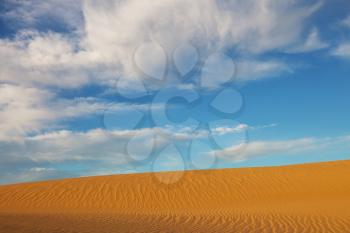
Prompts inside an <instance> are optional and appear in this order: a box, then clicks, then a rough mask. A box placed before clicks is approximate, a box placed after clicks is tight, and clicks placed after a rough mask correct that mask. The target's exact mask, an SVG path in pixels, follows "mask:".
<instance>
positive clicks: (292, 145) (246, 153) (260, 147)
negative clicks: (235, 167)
mask: <svg viewBox="0 0 350 233" xmlns="http://www.w3.org/2000/svg"><path fill="white" fill-rule="evenodd" d="M349 141H350V138H349V136H343V137H337V138H299V139H291V140H283V141H282V140H281V141H252V142H248V143H246V144H244V145H243V144H241V145H234V146H231V147H226V148H223V149H221V150H216V151H212V152H210V153H211V154H212V155H213V156H214V155H215V156H218V157H220V158H223V159H226V160H230V161H234V162H240V161H244V160H248V159H251V158H254V157H258V156H264V155H278V154H280V155H285V154H296V153H300V152H307V151H312V150H316V149H317V150H320V149H322V148H327V147H329V146H330V145H335V144H337V143H344V142H345V143H346V142H349Z"/></svg>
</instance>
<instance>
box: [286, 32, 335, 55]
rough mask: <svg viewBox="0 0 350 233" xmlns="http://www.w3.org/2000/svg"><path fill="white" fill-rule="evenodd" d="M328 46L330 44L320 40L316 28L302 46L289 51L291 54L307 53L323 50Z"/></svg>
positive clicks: (299, 45)
mask: <svg viewBox="0 0 350 233" xmlns="http://www.w3.org/2000/svg"><path fill="white" fill-rule="evenodd" d="M328 46H329V44H328V43H326V42H324V41H322V40H321V39H320V37H319V33H318V30H317V29H316V28H314V29H313V30H312V31H311V32H310V33H309V35H308V37H307V38H306V40H305V41H304V42H303V43H302V44H298V45H297V46H295V47H292V48H290V49H288V50H287V51H288V52H289V53H307V52H312V51H317V50H321V49H324V48H327V47H328Z"/></svg>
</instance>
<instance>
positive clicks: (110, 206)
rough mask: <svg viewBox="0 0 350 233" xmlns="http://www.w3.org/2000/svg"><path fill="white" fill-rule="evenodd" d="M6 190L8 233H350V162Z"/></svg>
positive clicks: (1, 197) (1, 226)
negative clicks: (172, 180)
mask: <svg viewBox="0 0 350 233" xmlns="http://www.w3.org/2000/svg"><path fill="white" fill-rule="evenodd" d="M159 176H160V177H172V176H178V173H158V174H157V176H155V175H154V174H151V173H148V174H132V175H114V176H100V177H85V178H76V179H65V180H57V181H46V182H37V183H28V184H15V185H6V186H0V232H1V233H2V232H4V233H22V232H23V233H24V232H25V233H27V232H32V233H38V232H43V233H44V232H45V233H46V232H48V233H55V232H67V233H68V232H69V233H70V232H72V233H73V232H76V233H78V232H79V233H85V232H86V233H95V232H96V233H97V232H98V233H104V232H105V233H113V232H134V233H135V232H340V233H345V232H350V161H338V162H328V163H316V164H305V165H294V166H284V167H267V168H242V169H223V170H210V171H190V172H186V173H185V174H184V176H183V177H182V179H181V180H180V182H178V183H175V184H172V185H165V184H163V183H160V182H159V180H158V179H157V177H159Z"/></svg>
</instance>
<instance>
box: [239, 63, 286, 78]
mask: <svg viewBox="0 0 350 233" xmlns="http://www.w3.org/2000/svg"><path fill="white" fill-rule="evenodd" d="M292 72H293V69H292V68H291V67H289V66H288V64H286V63H284V62H281V61H258V60H252V59H251V60H241V61H238V62H237V75H236V80H238V81H252V80H258V79H265V78H273V77H276V76H278V75H280V74H283V73H292Z"/></svg>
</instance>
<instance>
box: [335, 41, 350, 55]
mask: <svg viewBox="0 0 350 233" xmlns="http://www.w3.org/2000/svg"><path fill="white" fill-rule="evenodd" d="M331 54H332V55H333V56H336V57H340V58H343V59H350V42H343V43H341V44H340V45H338V47H336V48H335V49H333V50H332V51H331Z"/></svg>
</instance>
